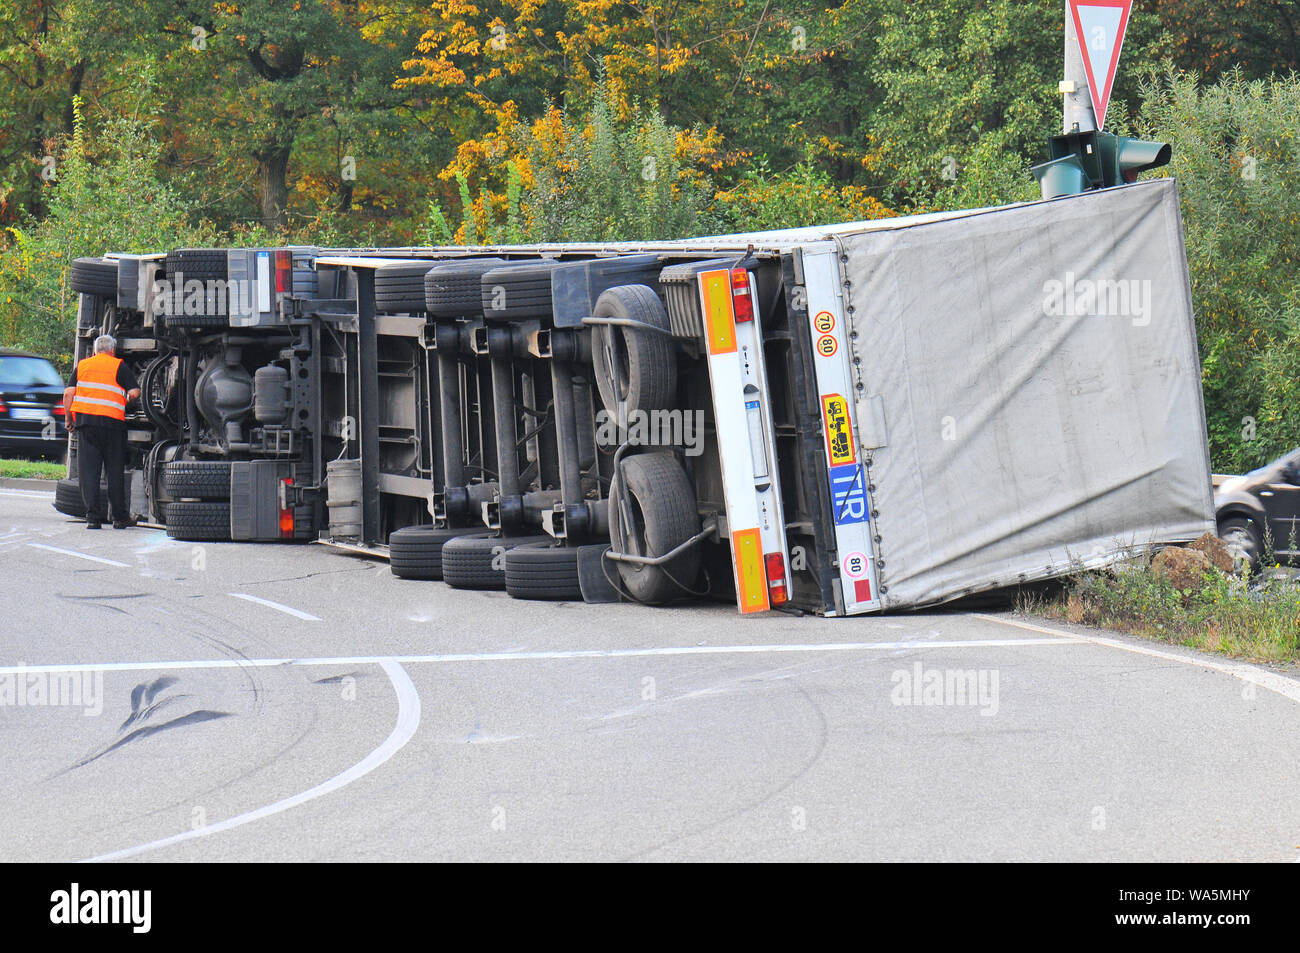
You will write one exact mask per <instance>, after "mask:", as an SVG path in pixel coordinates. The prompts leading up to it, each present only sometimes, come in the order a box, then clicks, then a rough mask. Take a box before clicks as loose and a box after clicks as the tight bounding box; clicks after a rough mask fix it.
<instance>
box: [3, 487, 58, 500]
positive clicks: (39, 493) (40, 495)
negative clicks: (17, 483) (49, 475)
mask: <svg viewBox="0 0 1300 953" xmlns="http://www.w3.org/2000/svg"><path fill="white" fill-rule="evenodd" d="M53 495H54V491H53V490H50V491H49V492H46V491H44V490H9V489H4V488H0V496H21V497H25V498H26V499H29V500H48V499H49V498H50V497H52V496H53Z"/></svg>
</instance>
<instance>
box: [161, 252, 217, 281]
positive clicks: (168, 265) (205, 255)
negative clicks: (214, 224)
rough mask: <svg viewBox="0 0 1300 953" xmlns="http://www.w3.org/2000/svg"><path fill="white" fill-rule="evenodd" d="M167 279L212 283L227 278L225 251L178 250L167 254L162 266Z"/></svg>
mask: <svg viewBox="0 0 1300 953" xmlns="http://www.w3.org/2000/svg"><path fill="white" fill-rule="evenodd" d="M163 268H164V270H165V271H166V272H167V277H168V278H181V279H182V280H183V281H189V280H190V279H191V278H193V279H195V280H197V281H214V280H217V279H224V278H226V277H227V274H228V273H227V267H226V249H224V248H178V249H177V250H176V251H169V252H168V253H167V260H166V262H165V263H164V265H163Z"/></svg>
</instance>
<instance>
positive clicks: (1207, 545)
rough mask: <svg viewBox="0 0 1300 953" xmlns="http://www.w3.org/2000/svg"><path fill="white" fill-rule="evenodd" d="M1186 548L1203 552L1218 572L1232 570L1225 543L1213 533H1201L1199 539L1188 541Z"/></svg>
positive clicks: (1230, 557)
mask: <svg viewBox="0 0 1300 953" xmlns="http://www.w3.org/2000/svg"><path fill="white" fill-rule="evenodd" d="M1187 548H1188V549H1194V550H1196V551H1197V552H1200V553H1205V555H1206V557H1207V558H1208V559H1209V560H1210V565H1211V566H1213V567H1214V568H1215V569H1217V570H1219V572H1232V570H1233V568H1234V566H1233V562H1232V556H1231V555H1230V554H1229V553H1228V546H1227V544H1226V543H1224V541H1223V540H1221V539H1219V537H1217V536H1215V535H1214V534H1213V533H1202V534H1201V536H1200V538H1199V539H1196V540H1193V541H1192V542H1190V543H1188V544H1187Z"/></svg>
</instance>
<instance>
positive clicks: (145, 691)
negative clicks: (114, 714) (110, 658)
mask: <svg viewBox="0 0 1300 953" xmlns="http://www.w3.org/2000/svg"><path fill="white" fill-rule="evenodd" d="M175 684H176V679H175V678H173V677H172V676H171V675H164V676H163V677H162V678H155V679H154V680H153V681H152V682H148V683H146V682H141V683H140V684H139V685H137V686H136V687H135V688H133V689H131V714H129V715H127V716H126V721H124V722H122V724H121V725H120V726H119V727H118V729H117V730H118V731H126V729H127V728H129V727H130V726H131V725H133V724H135V723H136V722H137V721H142V720H144V719H145V718H148V717H149V716H150V715H152V714H153V713H154V712H155V711H157V710H158V708H160V707H161V706H162V705H165V704H166V703H167V702H168V701H174V700H176V698H189V697H190V696H189V695H179V696H173V697H172V698H170V699H167V698H165V699H163V700H162V701H161V702H159V703H158V704H157V705H155V704H154V703H153V700H154V699H155V698H157V697H158V693H159V692H161V691H162V690H163V689H165V688H170V687H171V686H173V685H175Z"/></svg>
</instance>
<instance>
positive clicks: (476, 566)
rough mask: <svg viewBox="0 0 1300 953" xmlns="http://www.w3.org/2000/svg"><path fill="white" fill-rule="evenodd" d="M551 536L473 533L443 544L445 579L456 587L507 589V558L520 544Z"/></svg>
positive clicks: (443, 577) (443, 574) (539, 540)
mask: <svg viewBox="0 0 1300 953" xmlns="http://www.w3.org/2000/svg"><path fill="white" fill-rule="evenodd" d="M549 539H550V537H549V536H496V535H494V534H492V533H471V534H470V535H467V536H458V537H456V538H455V539H453V540H451V541H450V542H448V543H447V544H446V545H444V546H443V547H442V581H443V582H445V583H446V584H447V585H449V586H451V587H452V588H454V589H504V588H505V587H506V571H505V560H504V559H503V558H502V557H503V556H504V555H505V554H506V553H508V552H509V551H510V550H512V549H514V548H515V547H516V546H522V545H524V544H525V543H538V542H543V541H546V540H549Z"/></svg>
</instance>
